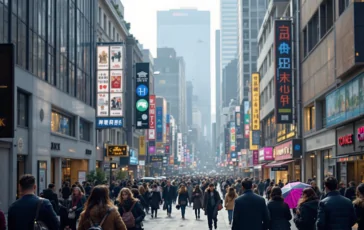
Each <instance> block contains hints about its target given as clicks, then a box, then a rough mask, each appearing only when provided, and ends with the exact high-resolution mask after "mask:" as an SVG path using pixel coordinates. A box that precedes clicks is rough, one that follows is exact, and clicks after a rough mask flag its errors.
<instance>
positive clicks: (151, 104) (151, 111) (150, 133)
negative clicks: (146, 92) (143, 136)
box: [148, 95, 156, 140]
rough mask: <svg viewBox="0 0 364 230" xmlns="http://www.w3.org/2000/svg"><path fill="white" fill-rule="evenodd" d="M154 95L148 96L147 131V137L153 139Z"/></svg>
mask: <svg viewBox="0 0 364 230" xmlns="http://www.w3.org/2000/svg"><path fill="white" fill-rule="evenodd" d="M155 113H156V109H155V95H150V96H149V131H148V139H149V140H155Z"/></svg>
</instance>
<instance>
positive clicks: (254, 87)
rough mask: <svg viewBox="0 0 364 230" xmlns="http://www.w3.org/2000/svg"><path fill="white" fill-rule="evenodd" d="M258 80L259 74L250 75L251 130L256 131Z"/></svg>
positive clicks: (258, 97)
mask: <svg viewBox="0 0 364 230" xmlns="http://www.w3.org/2000/svg"><path fill="white" fill-rule="evenodd" d="M259 84H260V79H259V73H253V74H252V88H251V92H252V97H251V99H252V112H251V114H252V119H251V122H252V127H251V128H252V130H253V131H258V130H260V86H259Z"/></svg>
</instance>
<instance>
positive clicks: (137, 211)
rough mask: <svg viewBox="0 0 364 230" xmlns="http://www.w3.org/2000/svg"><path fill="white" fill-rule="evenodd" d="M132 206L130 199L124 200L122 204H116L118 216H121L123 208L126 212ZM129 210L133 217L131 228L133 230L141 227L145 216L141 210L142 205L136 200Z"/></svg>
mask: <svg viewBox="0 0 364 230" xmlns="http://www.w3.org/2000/svg"><path fill="white" fill-rule="evenodd" d="M132 206H133V204H132V202H131V201H129V202H126V203H124V204H123V205H121V204H118V210H119V213H120V216H121V217H122V216H123V214H124V209H125V211H126V212H129V211H130V209H131V207H132ZM123 208H124V209H123ZM131 212H132V213H133V216H134V218H135V228H132V229H133V230H139V229H142V227H143V224H142V222H143V220H144V217H145V212H144V211H143V209H142V206H141V205H140V204H139V202H136V204H135V205H134V207H133V210H131ZM128 230H129V229H128Z"/></svg>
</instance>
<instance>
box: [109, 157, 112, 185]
mask: <svg viewBox="0 0 364 230" xmlns="http://www.w3.org/2000/svg"><path fill="white" fill-rule="evenodd" d="M111 161H112V157H110V166H109V168H110V184H109V185H110V186H111V177H112V163H111Z"/></svg>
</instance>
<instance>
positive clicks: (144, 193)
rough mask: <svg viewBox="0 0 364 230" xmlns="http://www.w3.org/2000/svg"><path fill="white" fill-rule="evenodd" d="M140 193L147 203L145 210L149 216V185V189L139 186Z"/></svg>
mask: <svg viewBox="0 0 364 230" xmlns="http://www.w3.org/2000/svg"><path fill="white" fill-rule="evenodd" d="M139 193H140V195H141V196H142V197H143V199H144V201H145V206H144V210H145V212H146V213H147V214H148V213H149V196H150V192H149V188H148V185H147V188H145V187H144V186H142V185H141V186H139Z"/></svg>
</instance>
